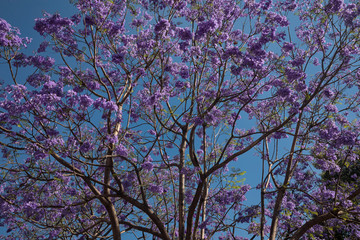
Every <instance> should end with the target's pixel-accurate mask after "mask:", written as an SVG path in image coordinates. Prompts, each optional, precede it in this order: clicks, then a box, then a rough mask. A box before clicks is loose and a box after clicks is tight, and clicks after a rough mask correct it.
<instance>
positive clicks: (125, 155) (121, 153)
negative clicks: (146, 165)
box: [115, 143, 129, 157]
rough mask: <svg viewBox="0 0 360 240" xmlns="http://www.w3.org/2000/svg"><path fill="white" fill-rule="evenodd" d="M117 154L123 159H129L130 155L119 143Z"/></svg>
mask: <svg viewBox="0 0 360 240" xmlns="http://www.w3.org/2000/svg"><path fill="white" fill-rule="evenodd" d="M115 152H116V153H117V154H119V155H120V156H122V157H127V156H128V154H129V153H128V150H127V148H126V147H125V146H124V145H122V144H121V143H119V145H117V146H116V149H115Z"/></svg>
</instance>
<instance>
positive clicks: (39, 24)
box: [34, 14, 74, 36]
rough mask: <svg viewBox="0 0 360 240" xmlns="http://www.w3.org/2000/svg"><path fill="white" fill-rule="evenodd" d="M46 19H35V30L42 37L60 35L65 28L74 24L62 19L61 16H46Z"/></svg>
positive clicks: (67, 19)
mask: <svg viewBox="0 0 360 240" xmlns="http://www.w3.org/2000/svg"><path fill="white" fill-rule="evenodd" d="M45 15H46V16H45V18H37V19H35V27H34V29H35V30H36V31H37V32H39V33H40V34H41V35H42V36H43V35H44V34H45V33H47V34H50V35H51V34H53V33H58V32H59V31H61V30H62V29H63V28H65V27H70V26H72V25H73V24H74V23H73V21H71V20H70V19H69V18H62V17H60V15H59V14H54V15H50V14H45Z"/></svg>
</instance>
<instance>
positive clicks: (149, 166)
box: [141, 161, 154, 172]
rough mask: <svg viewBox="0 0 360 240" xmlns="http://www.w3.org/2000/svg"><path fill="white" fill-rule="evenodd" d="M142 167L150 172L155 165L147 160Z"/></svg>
mask: <svg viewBox="0 0 360 240" xmlns="http://www.w3.org/2000/svg"><path fill="white" fill-rule="evenodd" d="M141 167H142V168H143V169H145V170H146V171H148V172H150V171H151V170H153V168H154V165H153V164H152V163H151V162H150V161H146V162H144V163H143V164H141Z"/></svg>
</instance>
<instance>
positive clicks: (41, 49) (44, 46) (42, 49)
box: [37, 41, 49, 53]
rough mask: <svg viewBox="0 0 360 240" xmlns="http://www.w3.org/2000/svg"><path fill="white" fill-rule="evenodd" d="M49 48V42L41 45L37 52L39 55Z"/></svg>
mask: <svg viewBox="0 0 360 240" xmlns="http://www.w3.org/2000/svg"><path fill="white" fill-rule="evenodd" d="M47 46H49V42H47V41H44V42H42V43H40V46H39V48H38V50H37V52H38V53H41V52H45V50H46V48H47Z"/></svg>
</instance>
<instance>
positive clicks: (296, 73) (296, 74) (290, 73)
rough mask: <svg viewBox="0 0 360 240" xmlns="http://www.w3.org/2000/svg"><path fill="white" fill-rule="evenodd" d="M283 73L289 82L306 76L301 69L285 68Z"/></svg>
mask: <svg viewBox="0 0 360 240" xmlns="http://www.w3.org/2000/svg"><path fill="white" fill-rule="evenodd" d="M285 74H286V77H287V80H288V81H289V82H293V81H295V80H298V79H301V78H305V77H306V74H305V73H304V72H303V71H301V70H298V69H292V68H286V69H285Z"/></svg>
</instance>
